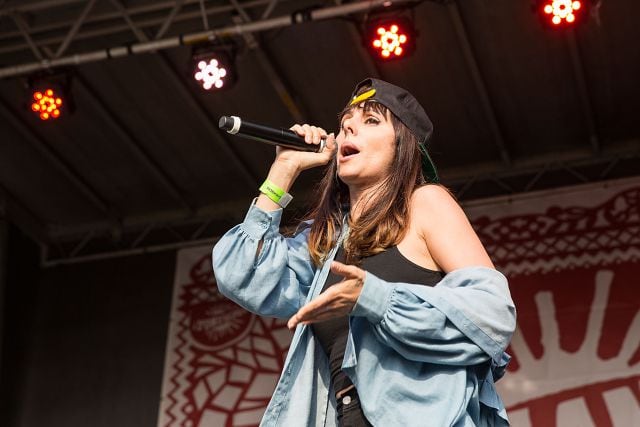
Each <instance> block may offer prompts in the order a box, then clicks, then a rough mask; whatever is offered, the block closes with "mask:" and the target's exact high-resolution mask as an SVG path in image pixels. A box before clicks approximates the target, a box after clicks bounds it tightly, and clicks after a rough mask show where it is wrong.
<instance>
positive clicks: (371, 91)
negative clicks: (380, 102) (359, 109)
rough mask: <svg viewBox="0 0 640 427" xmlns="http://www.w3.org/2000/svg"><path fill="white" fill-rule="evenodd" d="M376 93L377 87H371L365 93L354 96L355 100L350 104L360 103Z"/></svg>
mask: <svg viewBox="0 0 640 427" xmlns="http://www.w3.org/2000/svg"><path fill="white" fill-rule="evenodd" d="M375 94H376V90H375V89H369V90H368V91H366V92H364V93H361V94H360V95H358V96H354V97H353V100H351V103H350V104H349V105H354V104H359V103H360V102H362V101H364V100H365V99H369V98H371V97H372V96H373V95H375Z"/></svg>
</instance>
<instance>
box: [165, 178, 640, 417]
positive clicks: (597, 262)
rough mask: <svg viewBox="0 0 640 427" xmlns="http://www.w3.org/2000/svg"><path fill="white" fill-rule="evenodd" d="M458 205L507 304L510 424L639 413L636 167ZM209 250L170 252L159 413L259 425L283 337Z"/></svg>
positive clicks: (504, 384) (279, 324) (504, 390)
mask: <svg viewBox="0 0 640 427" xmlns="http://www.w3.org/2000/svg"><path fill="white" fill-rule="evenodd" d="M465 210H466V211H467V214H468V215H469V217H470V218H471V220H472V222H473V224H474V227H475V229H476V231H477V232H478V234H479V236H480V238H481V239H482V241H483V242H484V244H485V245H486V247H487V250H488V251H489V254H490V255H491V257H492V258H493V260H494V262H495V263H496V265H497V267H498V269H499V270H500V271H502V272H504V273H505V274H506V275H507V277H508V278H509V281H510V287H511V292H512V295H513V298H514V301H515V303H516V306H517V309H518V329H517V331H516V334H515V335H514V338H513V340H512V343H511V346H510V348H509V353H511V354H512V355H513V360H512V362H511V365H510V368H509V372H508V373H507V375H506V376H505V378H504V379H502V380H501V381H500V382H499V383H498V388H499V389H500V391H501V394H502V397H503V399H504V401H505V404H506V405H507V408H508V410H509V417H510V419H511V422H512V425H514V426H518V427H520V426H522V427H529V426H532V427H538V426H558V427H572V426H575V427H578V426H579V427H589V426H599V427H609V426H616V427H629V426H640V406H639V403H640V179H636V180H624V181H616V182H608V183H606V184H598V185H588V186H581V187H574V188H567V189H563V190H556V191H553V192H541V193H530V194H526V195H519V196H517V197H513V198H502V199H493V200H488V201H483V202H478V203H473V204H469V205H467V206H466V207H465ZM210 253H211V248H210V247H201V248H191V249H185V250H182V251H180V252H179V253H178V262H177V270H176V275H175V285H174V286H175V288H174V297H173V306H172V311H171V318H170V324H169V338H168V342H167V353H166V361H165V372H164V381H163V389H162V396H161V403H160V412H159V419H158V426H161V427H168V426H185V427H198V426H202V427H217V426H220V427H223V426H224V427H230V426H254V425H257V424H258V423H259V420H260V417H261V415H262V412H263V411H264V408H265V406H266V404H267V402H268V400H269V398H270V395H271V391H272V390H273V388H274V386H275V383H276V381H277V378H278V375H279V372H280V370H281V368H282V362H283V360H284V357H285V354H286V351H287V347H288V345H289V340H290V338H291V334H290V333H289V331H288V330H287V329H286V327H285V322H284V321H277V320H273V319H265V318H260V317H257V316H254V315H252V314H250V313H247V312H246V311H244V310H243V309H241V308H240V307H238V306H237V305H235V304H234V303H232V302H230V301H229V300H227V299H226V298H224V297H223V296H222V295H220V294H219V293H218V292H217V290H216V286H215V280H214V277H213V273H212V271H211V262H210Z"/></svg>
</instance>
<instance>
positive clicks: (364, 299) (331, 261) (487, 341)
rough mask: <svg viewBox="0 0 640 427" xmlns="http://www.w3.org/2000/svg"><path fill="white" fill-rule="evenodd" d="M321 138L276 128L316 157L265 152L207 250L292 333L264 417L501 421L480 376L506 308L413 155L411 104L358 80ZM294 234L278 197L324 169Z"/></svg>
mask: <svg viewBox="0 0 640 427" xmlns="http://www.w3.org/2000/svg"><path fill="white" fill-rule="evenodd" d="M339 119H340V131H339V133H338V135H337V136H336V137H334V135H333V134H330V135H327V133H326V132H325V131H324V130H323V129H321V128H318V127H314V126H309V125H295V126H293V127H292V129H293V130H294V131H295V132H297V133H298V134H299V135H301V136H304V138H305V140H306V142H307V143H308V144H319V143H320V140H321V139H322V138H325V139H326V148H325V149H324V150H323V151H322V152H320V153H313V152H301V151H293V150H288V149H282V148H278V150H277V152H276V158H275V161H274V162H273V165H272V166H271V169H270V171H269V175H268V177H267V179H266V181H265V183H264V184H263V185H262V186H261V187H260V195H259V196H258V197H257V199H256V200H255V201H254V203H253V204H252V205H251V207H250V208H249V212H248V213H247V215H246V218H245V220H244V222H243V223H242V224H240V225H238V226H236V227H234V228H233V229H231V230H230V231H229V232H227V233H226V234H225V235H224V236H223V237H222V238H221V239H220V241H219V242H218V243H217V244H216V246H215V248H214V250H213V266H214V271H215V275H216V278H217V283H218V288H219V290H220V291H221V292H222V293H223V294H224V295H226V296H227V297H228V298H230V299H232V300H234V301H236V302H237V303H238V304H240V305H242V306H243V307H245V308H246V309H247V310H250V311H252V312H254V313H257V314H260V315H263V316H273V317H279V318H287V319H289V321H288V326H289V328H290V329H295V334H294V337H293V340H292V342H291V347H290V349H289V353H288V356H287V360H286V362H285V366H284V370H283V372H282V375H281V377H280V380H279V382H278V385H277V387H276V389H275V391H274V394H273V397H272V399H271V402H270V403H269V406H268V408H267V410H266V412H265V414H264V418H263V420H262V425H264V426H345V427H346V426H369V425H374V426H383V427H387V426H392V427H394V426H436V427H441V426H504V425H508V421H507V416H506V411H505V409H504V406H503V404H502V401H501V400H500V397H499V396H498V394H497V392H496V390H495V387H494V381H495V380H497V379H498V378H499V377H500V376H501V375H502V373H503V372H504V368H505V366H506V363H507V362H508V359H509V356H508V355H506V353H504V350H505V348H506V347H507V345H508V343H509V340H510V338H511V334H512V333H513V330H514V328H515V307H514V305H513V302H512V300H511V297H510V294H509V289H508V284H507V280H506V278H505V277H504V276H503V275H502V274H501V273H499V272H498V271H496V270H495V269H494V266H493V264H492V262H491V260H490V258H489V256H488V255H487V253H486V251H485V249H484V247H483V246H482V244H481V243H480V240H479V239H478V237H477V235H476V233H475V232H474V231H473V229H472V227H471V225H470V223H469V221H468V220H467V218H466V216H465V214H464V213H463V211H462V209H461V208H460V206H459V205H458V204H457V203H456V201H455V200H454V199H453V197H452V196H451V194H450V193H449V192H448V191H447V190H446V189H445V188H444V187H442V186H441V185H439V184H438V176H437V173H436V169H435V167H434V165H433V163H432V162H431V159H430V157H429V155H428V153H427V150H426V143H427V141H428V139H429V137H430V135H431V133H432V130H433V126H432V124H431V121H430V120H429V118H428V116H427V114H426V113H425V111H424V109H423V108H422V107H421V106H420V104H419V103H418V101H417V100H416V99H415V98H414V97H413V96H412V95H411V94H410V93H408V92H407V91H406V90H404V89H401V88H399V87H397V86H394V85H392V84H390V83H387V82H384V81H381V80H377V79H366V80H364V81H363V82H361V83H360V84H358V85H357V86H356V88H355V90H354V93H353V94H352V96H351V98H350V99H349V102H348V103H347V105H346V107H345V109H344V110H343V111H342V112H341V113H340V116H339ZM325 165H326V173H325V175H324V178H323V180H322V182H321V183H320V186H319V194H318V197H317V198H315V199H314V203H315V206H314V207H313V209H312V210H311V213H310V214H309V216H308V218H307V220H305V221H304V222H303V223H301V224H300V226H299V227H298V231H297V234H296V235H295V236H293V237H289V238H285V237H283V236H282V235H281V234H280V232H279V225H280V218H281V215H282V209H283V208H284V207H285V206H286V204H287V203H288V201H289V200H290V199H291V196H290V195H289V193H288V191H289V189H290V188H291V185H292V184H293V182H294V181H295V179H296V177H297V176H298V175H299V173H300V172H302V171H303V170H305V169H309V168H313V167H318V166H325Z"/></svg>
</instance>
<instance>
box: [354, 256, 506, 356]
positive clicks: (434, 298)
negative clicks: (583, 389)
mask: <svg viewBox="0 0 640 427" xmlns="http://www.w3.org/2000/svg"><path fill="white" fill-rule="evenodd" d="M351 316H361V317H365V318H366V319H368V320H369V322H371V323H372V325H373V328H374V332H375V334H376V336H377V338H378V339H379V340H380V341H381V342H382V343H384V344H386V345H388V346H390V347H392V348H393V349H395V350H396V351H397V352H398V353H400V354H401V355H402V356H403V357H405V358H407V359H410V360H415V361H421V362H428V363H438V364H448V365H460V366H462V365H473V364H477V363H481V362H484V361H487V360H488V359H489V358H491V359H492V360H493V363H494V364H496V363H501V361H502V358H503V352H504V350H505V349H506V347H507V345H508V344H509V340H510V339H511V335H512V334H513V331H514V329H515V320H516V312H515V306H514V304H513V301H512V300H511V296H510V294H509V288H508V284H507V280H506V278H505V277H504V276H503V275H502V274H501V273H499V272H498V271H496V270H493V269H490V268H485V267H468V268H462V269H459V270H455V271H452V272H450V273H448V274H447V275H446V276H445V277H444V278H443V279H442V280H441V281H440V282H439V283H438V284H436V285H435V286H434V287H428V286H421V285H413V284H408V283H389V282H385V281H383V280H381V279H380V278H378V277H376V276H375V275H373V274H371V273H369V272H367V275H366V278H365V282H364V286H363V289H362V293H361V294H360V297H359V298H358V300H357V302H356V305H355V306H354V308H353V311H352V312H351ZM502 363H503V362H502Z"/></svg>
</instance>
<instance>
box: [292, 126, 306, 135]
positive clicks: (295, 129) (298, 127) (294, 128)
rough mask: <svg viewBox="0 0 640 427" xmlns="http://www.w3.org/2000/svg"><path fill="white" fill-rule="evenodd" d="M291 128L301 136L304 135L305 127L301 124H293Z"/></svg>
mask: <svg viewBox="0 0 640 427" xmlns="http://www.w3.org/2000/svg"><path fill="white" fill-rule="evenodd" d="M289 130H292V131H294V132H295V133H297V134H298V135H300V136H304V129H303V128H302V126H301V125H298V124H295V125H293V126H291V127H290V128H289Z"/></svg>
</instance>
